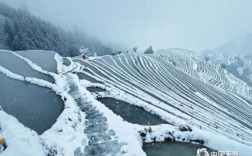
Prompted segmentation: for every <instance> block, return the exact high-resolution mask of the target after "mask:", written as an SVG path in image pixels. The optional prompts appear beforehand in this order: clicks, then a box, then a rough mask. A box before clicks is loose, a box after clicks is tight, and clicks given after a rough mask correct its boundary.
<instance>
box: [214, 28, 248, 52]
mask: <svg viewBox="0 0 252 156" xmlns="http://www.w3.org/2000/svg"><path fill="white" fill-rule="evenodd" d="M251 43H252V33H250V34H247V35H245V36H242V37H240V38H238V39H235V40H231V41H229V42H226V43H225V44H223V45H221V46H219V47H217V48H216V50H217V51H221V52H230V53H234V54H243V55H247V54H252V44H251Z"/></svg>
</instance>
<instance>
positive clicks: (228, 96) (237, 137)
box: [0, 51, 252, 156]
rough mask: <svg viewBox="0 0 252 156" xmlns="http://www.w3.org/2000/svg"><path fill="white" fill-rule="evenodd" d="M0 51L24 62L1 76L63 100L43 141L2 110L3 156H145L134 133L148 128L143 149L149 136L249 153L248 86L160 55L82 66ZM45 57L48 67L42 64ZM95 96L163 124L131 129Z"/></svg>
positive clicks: (4, 67) (6, 67)
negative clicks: (186, 128)
mask: <svg viewBox="0 0 252 156" xmlns="http://www.w3.org/2000/svg"><path fill="white" fill-rule="evenodd" d="M2 52H3V53H5V54H6V55H8V56H9V57H13V59H15V60H16V64H15V67H16V68H18V65H19V64H22V66H23V67H25V68H26V69H28V70H24V69H22V70H18V69H16V68H14V67H12V66H11V65H10V62H8V61H6V60H3V61H2V62H0V72H1V74H2V75H4V76H7V77H8V79H15V80H16V81H20V82H24V83H32V84H34V85H38V86H41V87H45V88H47V89H50V90H51V91H52V92H55V93H56V94H57V95H59V96H60V97H61V99H62V101H64V110H63V111H62V113H61V114H60V115H59V117H58V119H57V121H56V122H55V124H54V125H53V126H52V127H51V128H49V129H48V130H46V131H45V132H44V133H42V134H41V135H38V134H37V133H36V132H34V131H32V130H31V129H29V128H27V127H24V126H23V125H22V123H20V122H19V121H17V120H16V119H15V117H16V118H17V116H11V115H8V114H7V113H6V112H4V110H1V109H0V119H1V120H0V126H1V130H0V136H4V137H5V138H6V140H7V143H8V148H7V150H6V151H4V152H3V153H1V154H3V155H4V156H5V155H8V156H10V155H11V156H12V155H13V156H15V155H16V154H17V153H18V154H23V155H26V156H34V155H38V156H40V155H41V156H42V155H57V156H61V155H64V156H71V155H75V156H83V155H85V156H86V155H88V156H89V155H99V156H103V155H140V156H142V155H143V156H144V155H146V154H145V153H144V151H143V149H142V145H143V140H142V139H141V137H140V135H139V131H141V130H144V128H148V127H149V126H151V127H152V130H153V132H152V133H147V135H146V138H145V140H144V142H146V143H148V142H154V139H153V138H154V137H155V139H156V141H158V142H162V141H165V140H167V139H168V140H169V139H170V140H173V141H178V142H187V143H189V142H194V143H200V144H204V146H207V147H209V148H212V149H214V150H229V151H239V152H240V154H241V155H245V156H250V154H251V153H252V120H251V119H252V114H251V112H252V105H251V103H249V102H247V100H245V98H247V99H249V97H250V95H251V91H250V88H249V87H247V86H246V84H245V83H244V82H242V81H241V80H239V79H237V78H236V77H234V76H233V75H232V74H229V73H226V71H225V70H223V69H221V68H218V67H216V66H214V65H211V64H207V63H204V62H201V61H198V60H196V59H193V58H190V57H187V56H183V55H180V54H176V53H172V52H165V51H163V52H162V53H158V55H142V54H122V55H116V56H103V57H94V58H90V59H88V60H82V59H77V58H62V57H61V56H59V55H57V54H54V55H52V53H51V52H50V56H49V55H48V56H49V57H43V55H40V57H39V58H40V59H38V58H36V57H31V56H29V55H27V54H24V53H23V52H17V53H14V52H10V51H2ZM40 52H42V51H40ZM44 52H45V53H48V52H46V51H44ZM31 53H32V52H31ZM164 53H165V55H164ZM43 59H44V61H42V60H43ZM47 59H48V62H51V63H50V64H51V65H50V66H47V65H46V64H45V62H47V61H46V60H47ZM0 83H1V82H0ZM95 87H97V88H99V89H95ZM89 90H93V92H91V91H89ZM0 96H1V95H0ZM99 98H111V99H112V98H114V99H117V100H120V101H122V102H121V103H124V105H126V104H131V105H135V106H137V107H142V108H143V109H144V110H145V111H148V112H150V113H152V114H155V115H157V116H155V118H157V117H160V118H162V120H165V121H166V122H167V124H166V122H160V124H157V125H156V124H155V125H149V124H148V125H139V124H135V123H130V122H128V121H125V120H124V119H123V118H122V117H121V116H119V114H115V113H114V112H113V111H112V110H110V109H109V108H108V107H106V105H105V104H103V103H102V102H100V101H102V100H100V101H99V100H98V99H99ZM123 101H124V102H123ZM27 102H31V101H27ZM124 107H126V106H124ZM27 109H28V110H29V108H27ZM144 110H142V111H144ZM48 111H51V110H48ZM136 111H137V110H136ZM132 115H133V116H134V114H132ZM149 117H151V114H149V115H148V118H149ZM141 120H142V119H141ZM156 121H158V120H156ZM9 123H12V124H11V125H10V124H9ZM145 123H147V122H145ZM163 123H165V124H163ZM23 124H24V123H23ZM38 124H41V123H38ZM180 125H189V126H190V127H191V129H192V131H182V130H181V129H180V128H179V126H180ZM17 130H18V131H19V132H17ZM13 138H14V139H13ZM27 140H29V141H27ZM25 147H30V148H28V149H27V148H25ZM30 149H32V150H30ZM195 154H196V151H195Z"/></svg>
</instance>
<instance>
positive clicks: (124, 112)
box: [97, 97, 169, 125]
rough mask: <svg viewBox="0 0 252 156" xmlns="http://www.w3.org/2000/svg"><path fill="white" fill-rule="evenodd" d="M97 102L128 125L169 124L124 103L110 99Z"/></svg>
mask: <svg viewBox="0 0 252 156" xmlns="http://www.w3.org/2000/svg"><path fill="white" fill-rule="evenodd" d="M97 100H98V101H100V102H101V103H103V104H104V105H105V106H106V107H108V108H109V109H111V110H112V111H113V112H114V113H115V114H117V115H120V116H121V117H122V118H123V119H124V120H126V121H128V122H130V123H133V124H139V125H158V124H169V123H168V122H167V121H165V120H163V119H162V118H160V117H159V116H157V115H154V114H152V113H150V112H148V111H146V110H144V109H143V108H142V107H138V106H135V105H131V104H129V103H127V102H125V101H122V100H118V99H115V98H111V97H105V98H98V99H97Z"/></svg>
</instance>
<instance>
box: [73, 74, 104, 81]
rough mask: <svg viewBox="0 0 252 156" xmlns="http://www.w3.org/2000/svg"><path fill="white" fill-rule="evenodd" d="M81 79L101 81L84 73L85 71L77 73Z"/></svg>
mask: <svg viewBox="0 0 252 156" xmlns="http://www.w3.org/2000/svg"><path fill="white" fill-rule="evenodd" d="M77 75H78V77H79V79H84V80H87V81H90V82H91V83H101V82H99V81H97V80H96V79H94V78H92V77H90V76H88V75H86V74H84V73H77Z"/></svg>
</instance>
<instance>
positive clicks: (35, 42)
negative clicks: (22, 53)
mask: <svg viewBox="0 0 252 156" xmlns="http://www.w3.org/2000/svg"><path fill="white" fill-rule="evenodd" d="M0 15H1V16H3V17H4V18H3V19H4V23H3V29H2V31H3V32H2V33H0V35H1V34H3V35H4V37H3V36H2V38H4V40H3V41H1V42H4V44H5V47H8V48H9V49H10V50H13V51H19V50H51V51H55V52H58V53H59V54H60V55H63V56H76V55H79V54H80V47H83V46H85V47H86V48H88V49H89V51H90V52H93V53H96V54H97V55H105V54H112V48H111V47H109V46H105V45H104V44H103V43H102V42H101V41H99V40H98V39H94V38H90V37H88V36H87V35H85V34H84V33H82V32H81V31H80V30H78V29H77V28H75V29H73V31H71V32H66V31H64V30H63V29H62V28H60V27H56V26H55V25H53V24H51V23H50V22H47V21H44V20H42V19H40V18H38V17H35V16H33V15H32V14H31V13H30V12H29V11H28V10H27V9H26V8H25V7H24V8H20V9H14V8H11V7H9V6H7V5H5V4H4V3H0ZM2 44H3V43H2Z"/></svg>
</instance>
